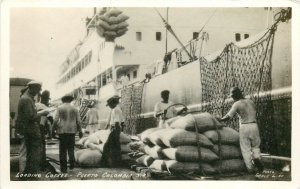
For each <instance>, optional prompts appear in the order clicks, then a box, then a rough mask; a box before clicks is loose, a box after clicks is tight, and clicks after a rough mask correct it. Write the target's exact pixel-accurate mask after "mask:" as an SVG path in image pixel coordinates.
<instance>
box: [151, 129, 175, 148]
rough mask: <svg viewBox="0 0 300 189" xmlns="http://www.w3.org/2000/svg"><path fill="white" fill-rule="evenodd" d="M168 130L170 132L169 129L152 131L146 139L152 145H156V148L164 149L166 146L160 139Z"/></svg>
mask: <svg viewBox="0 0 300 189" xmlns="http://www.w3.org/2000/svg"><path fill="white" fill-rule="evenodd" d="M169 130H171V129H159V130H157V131H154V132H152V133H150V134H149V135H148V139H149V141H150V142H151V143H152V144H154V145H158V146H160V147H163V148H164V147H166V145H165V144H164V143H163V141H162V140H161V137H162V136H161V135H162V133H165V132H168V131H169Z"/></svg>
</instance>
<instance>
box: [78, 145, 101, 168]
mask: <svg viewBox="0 0 300 189" xmlns="http://www.w3.org/2000/svg"><path fill="white" fill-rule="evenodd" d="M75 157H76V158H75V161H76V162H77V163H78V165H79V166H81V167H99V164H100V160H101V157H102V153H101V152H100V151H99V150H91V149H83V150H79V151H77V152H76V153H75Z"/></svg>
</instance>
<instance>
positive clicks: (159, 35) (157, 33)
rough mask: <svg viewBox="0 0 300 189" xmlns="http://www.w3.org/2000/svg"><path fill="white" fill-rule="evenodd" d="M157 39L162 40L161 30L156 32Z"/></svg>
mask: <svg viewBox="0 0 300 189" xmlns="http://www.w3.org/2000/svg"><path fill="white" fill-rule="evenodd" d="M155 37H156V41H161V32H156V35H155Z"/></svg>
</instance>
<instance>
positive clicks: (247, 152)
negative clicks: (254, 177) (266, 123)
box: [240, 123, 260, 170]
mask: <svg viewBox="0 0 300 189" xmlns="http://www.w3.org/2000/svg"><path fill="white" fill-rule="evenodd" d="M240 146H241V151H242V155H243V158H244V162H245V164H246V167H247V169H248V170H253V163H252V158H255V159H260V148H259V146H260V136H259V130H258V126H257V124H256V123H248V124H240Z"/></svg>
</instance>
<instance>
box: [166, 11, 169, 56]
mask: <svg viewBox="0 0 300 189" xmlns="http://www.w3.org/2000/svg"><path fill="white" fill-rule="evenodd" d="M166 19H167V24H168V23H169V7H167V15H166ZM167 53H168V29H167V28H166V54H167Z"/></svg>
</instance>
